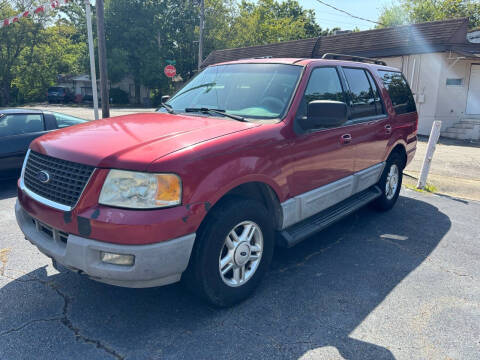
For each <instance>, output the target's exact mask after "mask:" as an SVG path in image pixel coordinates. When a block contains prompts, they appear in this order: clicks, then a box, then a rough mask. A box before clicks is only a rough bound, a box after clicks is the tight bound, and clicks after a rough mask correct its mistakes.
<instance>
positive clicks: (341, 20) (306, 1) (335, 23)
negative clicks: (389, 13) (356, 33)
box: [298, 0, 392, 30]
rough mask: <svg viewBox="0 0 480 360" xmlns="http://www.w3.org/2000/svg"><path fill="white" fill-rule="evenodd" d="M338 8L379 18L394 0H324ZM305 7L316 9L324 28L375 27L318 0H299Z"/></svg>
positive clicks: (368, 17)
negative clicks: (384, 8) (385, 7)
mask: <svg viewBox="0 0 480 360" xmlns="http://www.w3.org/2000/svg"><path fill="white" fill-rule="evenodd" d="M323 1H324V2H326V3H328V4H331V5H333V6H335V7H337V8H340V9H342V10H345V11H348V12H350V13H352V14H354V15H356V16H360V17H364V18H367V19H370V20H374V21H375V20H377V19H378V16H379V15H380V13H381V11H382V8H383V7H384V6H389V5H391V4H392V0H323ZM298 2H299V3H300V5H302V7H303V8H305V9H312V10H315V15H316V20H317V23H318V24H319V25H320V26H321V27H322V28H330V29H331V28H334V27H340V28H342V30H353V29H354V28H355V27H358V28H359V29H360V30H368V29H373V28H374V27H375V24H373V23H370V22H367V21H362V20H358V19H355V18H353V17H350V16H348V15H347V14H343V13H341V12H338V11H336V10H334V9H332V8H329V7H327V6H325V5H322V4H320V3H319V2H318V1H317V0H298Z"/></svg>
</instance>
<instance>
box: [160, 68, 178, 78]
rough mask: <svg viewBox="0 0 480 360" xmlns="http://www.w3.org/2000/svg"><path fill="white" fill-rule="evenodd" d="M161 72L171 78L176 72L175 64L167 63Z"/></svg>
mask: <svg viewBox="0 0 480 360" xmlns="http://www.w3.org/2000/svg"><path fill="white" fill-rule="evenodd" d="M163 72H164V73H165V75H166V76H167V77H169V78H172V77H174V76H175V75H176V74H177V69H175V66H173V65H167V66H165V69H163Z"/></svg>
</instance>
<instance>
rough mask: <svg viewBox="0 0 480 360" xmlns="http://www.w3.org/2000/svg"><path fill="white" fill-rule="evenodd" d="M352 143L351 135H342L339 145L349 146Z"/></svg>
mask: <svg viewBox="0 0 480 360" xmlns="http://www.w3.org/2000/svg"><path fill="white" fill-rule="evenodd" d="M351 141H352V135H350V134H344V135H342V136H341V137H340V143H342V144H343V145H346V144H349V143H350V142H351Z"/></svg>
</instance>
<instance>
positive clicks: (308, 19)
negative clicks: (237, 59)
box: [228, 0, 331, 47]
mask: <svg viewBox="0 0 480 360" xmlns="http://www.w3.org/2000/svg"><path fill="white" fill-rule="evenodd" d="M330 32H331V31H330V30H328V29H327V30H322V28H321V27H320V26H319V25H318V24H317V23H316V22H315V12H314V11H313V10H306V9H304V8H303V7H302V6H301V5H300V4H299V2H298V1H296V0H286V1H284V2H279V1H276V0H259V1H257V2H252V1H248V0H242V2H241V3H240V6H239V14H238V16H237V17H236V18H235V19H234V21H233V25H232V29H231V33H232V35H233V36H231V37H230V41H229V44H228V45H229V47H240V46H252V45H263V44H268V43H276V42H281V41H288V40H298V39H305V38H311V37H317V36H321V35H328V34H329V33H330Z"/></svg>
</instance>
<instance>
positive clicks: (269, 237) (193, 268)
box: [183, 197, 274, 307]
mask: <svg viewBox="0 0 480 360" xmlns="http://www.w3.org/2000/svg"><path fill="white" fill-rule="evenodd" d="M273 248H274V231H273V225H272V221H271V216H269V215H268V212H267V210H266V209H265V207H264V206H263V205H262V204H260V203H259V202H257V201H253V200H248V199H243V198H237V197H232V198H229V199H227V200H226V201H225V200H223V201H222V202H221V203H219V204H218V205H217V206H216V207H215V208H214V209H213V210H212V212H211V213H210V214H209V215H208V218H207V219H206V223H205V224H203V225H202V226H201V227H200V229H199V231H198V234H197V239H196V241H195V246H194V249H193V251H192V256H191V259H190V264H189V266H188V268H187V270H186V272H185V273H184V276H183V280H184V282H185V283H186V285H187V287H188V288H189V289H190V290H192V291H193V292H194V293H195V294H197V295H199V296H200V297H202V298H203V299H204V300H206V301H208V302H209V303H211V304H212V305H214V306H218V307H228V306H232V305H234V304H237V303H239V302H241V301H243V300H245V299H246V298H247V297H249V296H250V295H251V294H252V292H253V291H254V290H255V288H256V287H257V286H258V285H259V283H260V281H261V280H262V278H263V276H264V275H265V273H266V272H267V270H268V267H269V265H270V262H271V259H272V255H273Z"/></svg>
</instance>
